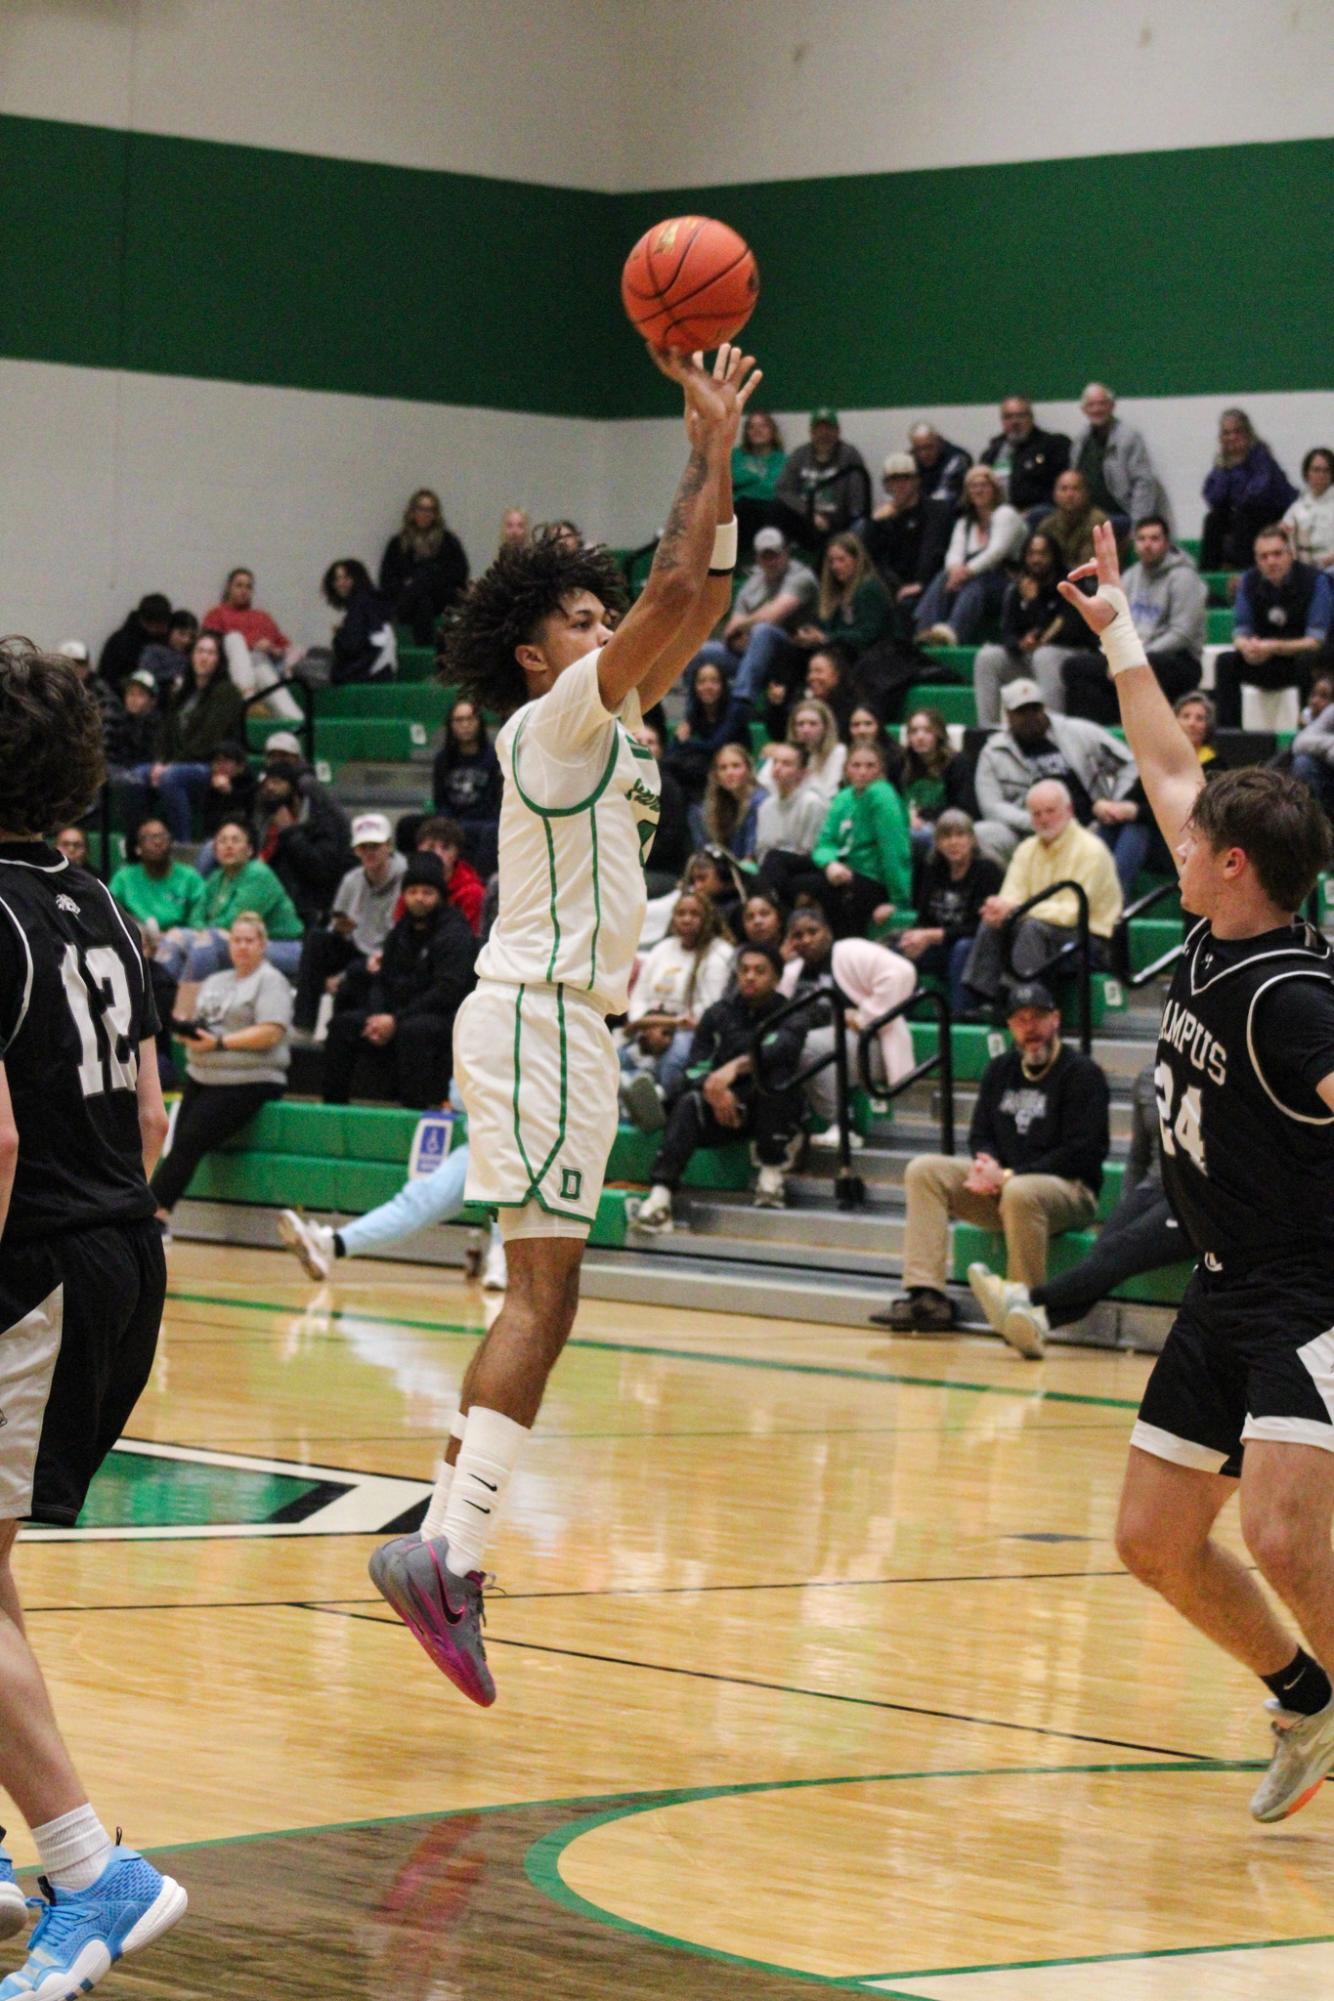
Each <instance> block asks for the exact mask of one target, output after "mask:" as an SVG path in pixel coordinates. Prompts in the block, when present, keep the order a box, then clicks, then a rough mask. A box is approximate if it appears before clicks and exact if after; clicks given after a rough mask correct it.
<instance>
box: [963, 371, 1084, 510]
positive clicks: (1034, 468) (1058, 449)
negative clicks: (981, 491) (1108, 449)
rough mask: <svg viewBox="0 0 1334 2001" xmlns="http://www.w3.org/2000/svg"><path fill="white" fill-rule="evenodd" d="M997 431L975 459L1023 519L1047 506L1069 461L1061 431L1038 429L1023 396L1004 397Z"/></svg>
mask: <svg viewBox="0 0 1334 2001" xmlns="http://www.w3.org/2000/svg"><path fill="white" fill-rule="evenodd" d="M1000 425H1001V427H1000V430H999V431H998V432H997V433H996V436H995V437H994V438H992V439H991V441H990V443H989V444H988V446H987V448H986V450H985V451H984V452H983V454H982V456H981V458H980V459H979V460H978V464H979V465H984V466H990V467H991V470H992V471H993V472H994V473H995V475H996V477H997V479H998V480H999V481H1000V484H1001V491H1002V493H1003V494H1004V495H1005V498H1006V499H1007V500H1008V501H1009V503H1010V505H1011V507H1017V508H1018V509H1019V512H1020V513H1021V514H1022V515H1024V516H1025V518H1027V517H1028V516H1030V515H1033V514H1035V513H1036V512H1037V510H1038V509H1039V508H1040V507H1043V505H1044V503H1045V505H1047V506H1050V505H1051V503H1052V499H1053V495H1054V492H1055V487H1056V481H1057V478H1058V476H1059V475H1060V474H1061V473H1063V472H1064V471H1065V469H1066V467H1067V466H1068V465H1069V463H1070V440H1069V438H1067V437H1066V435H1065V432H1064V431H1040V430H1039V429H1038V427H1037V423H1036V421H1035V419H1034V416H1033V405H1032V404H1031V403H1030V402H1029V400H1028V398H1027V396H1007V397H1006V399H1005V401H1004V402H1003V403H1002V404H1001V406H1000Z"/></svg>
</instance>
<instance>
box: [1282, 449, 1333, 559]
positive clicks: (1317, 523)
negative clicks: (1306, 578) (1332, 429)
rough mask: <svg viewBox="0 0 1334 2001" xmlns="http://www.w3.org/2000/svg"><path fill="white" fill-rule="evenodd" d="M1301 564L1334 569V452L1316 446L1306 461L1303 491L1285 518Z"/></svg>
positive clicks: (1304, 464) (1286, 526)
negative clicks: (1312, 564)
mask: <svg viewBox="0 0 1334 2001" xmlns="http://www.w3.org/2000/svg"><path fill="white" fill-rule="evenodd" d="M1283 526H1284V527H1285V528H1286V529H1287V530H1288V533H1289V534H1290V535H1291V537H1292V547H1293V553H1294V554H1295V555H1296V558H1297V561H1298V562H1299V563H1314V565H1315V567H1316V569H1318V570H1328V569H1331V568H1334V452H1331V451H1330V450H1329V449H1328V447H1327V446H1325V445H1314V446H1313V447H1312V448H1311V450H1310V451H1309V452H1308V453H1307V454H1306V457H1305V458H1304V459H1303V460H1302V490H1301V492H1300V493H1299V494H1298V496H1297V498H1296V499H1295V500H1294V501H1293V503H1292V506H1291V507H1290V508H1289V509H1288V511H1287V513H1286V514H1285V515H1284V516H1283Z"/></svg>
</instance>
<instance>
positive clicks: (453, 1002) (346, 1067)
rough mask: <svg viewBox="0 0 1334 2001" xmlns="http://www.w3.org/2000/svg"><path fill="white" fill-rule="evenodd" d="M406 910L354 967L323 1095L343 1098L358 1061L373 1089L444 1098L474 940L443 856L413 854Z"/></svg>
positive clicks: (408, 1100)
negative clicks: (451, 896) (451, 895)
mask: <svg viewBox="0 0 1334 2001" xmlns="http://www.w3.org/2000/svg"><path fill="white" fill-rule="evenodd" d="M401 887H402V891H403V906H404V908H403V915H402V916H401V917H400V918H399V919H398V922H397V923H396V924H394V925H393V927H392V928H391V930H390V931H389V934H388V936H387V937H386V938H385V941H384V944H383V945H382V946H381V947H380V949H379V951H378V952H376V953H374V954H372V956H371V957H370V958H369V960H367V961H365V962H363V963H361V964H358V965H355V966H351V967H349V968H348V970H347V971H346V973H345V974H344V976H343V980H342V984H341V985H340V987H339V989H338V995H337V998H336V1000H335V1001H334V1011H333V1018H332V1020H331V1021H330V1023H329V1035H328V1040H327V1041H326V1043H325V1045H324V1102H325V1104H326V1105H346V1104H347V1103H348V1102H349V1101H350V1099H351V1096H352V1084H353V1080H354V1077H355V1076H356V1073H357V1070H358V1067H359V1066H360V1069H361V1071H362V1075H363V1080H364V1082H365V1083H366V1085H367V1087H368V1089H369V1092H370V1094H371V1095H372V1096H376V1097H384V1098H391V1099H393V1100H394V1101H395V1102H396V1103H398V1104H400V1105H406V1106H407V1107H408V1108H409V1109H410V1110H413V1111H422V1110H424V1109H425V1108H426V1107H427V1106H428V1105H439V1104H442V1103H443V1102H444V1099H445V1098H446V1097H447V1096H448V1093H449V1080H450V1076H451V1074H452V1071H453V1061H454V1057H453V1051H454V1016H455V1014H456V1012H457V1010H458V1008H459V1005H460V1003H461V1002H462V1001H463V1000H464V999H465V998H466V997H467V995H468V994H469V993H471V991H472V988H473V981H474V975H473V962H474V960H475V959H476V957H477V940H476V938H475V936H474V935H473V932H472V931H471V930H470V929H469V927H468V925H467V924H466V922H465V921H464V919H463V917H462V916H461V914H460V913H459V912H458V911H457V910H452V909H451V908H450V907H449V905H448V904H447V903H446V901H445V872H444V870H443V869H442V868H441V866H440V861H439V857H438V856H436V855H432V854H415V855H414V856H413V857H412V860H411V861H410V862H409V863H408V865H407V868H406V870H405V871H404V874H403V877H402V884H401Z"/></svg>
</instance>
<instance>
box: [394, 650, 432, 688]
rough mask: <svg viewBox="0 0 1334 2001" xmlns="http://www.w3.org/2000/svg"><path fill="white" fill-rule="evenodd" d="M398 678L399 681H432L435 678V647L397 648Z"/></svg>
mask: <svg viewBox="0 0 1334 2001" xmlns="http://www.w3.org/2000/svg"><path fill="white" fill-rule="evenodd" d="M398 678H399V680H400V681H433V680H434V679H435V648H434V647H433V646H400V647H399V649H398Z"/></svg>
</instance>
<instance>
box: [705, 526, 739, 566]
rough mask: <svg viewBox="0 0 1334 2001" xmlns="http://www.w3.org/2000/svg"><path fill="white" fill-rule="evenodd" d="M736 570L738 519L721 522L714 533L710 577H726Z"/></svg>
mask: <svg viewBox="0 0 1334 2001" xmlns="http://www.w3.org/2000/svg"><path fill="white" fill-rule="evenodd" d="M735 568H736V517H735V516H733V518H732V520H730V521H720V522H719V523H718V526H717V527H716V528H715V529H714V531H713V554H712V556H710V558H709V575H710V576H711V577H721V576H726V575H727V574H728V572H729V571H731V570H734V569H735Z"/></svg>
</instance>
